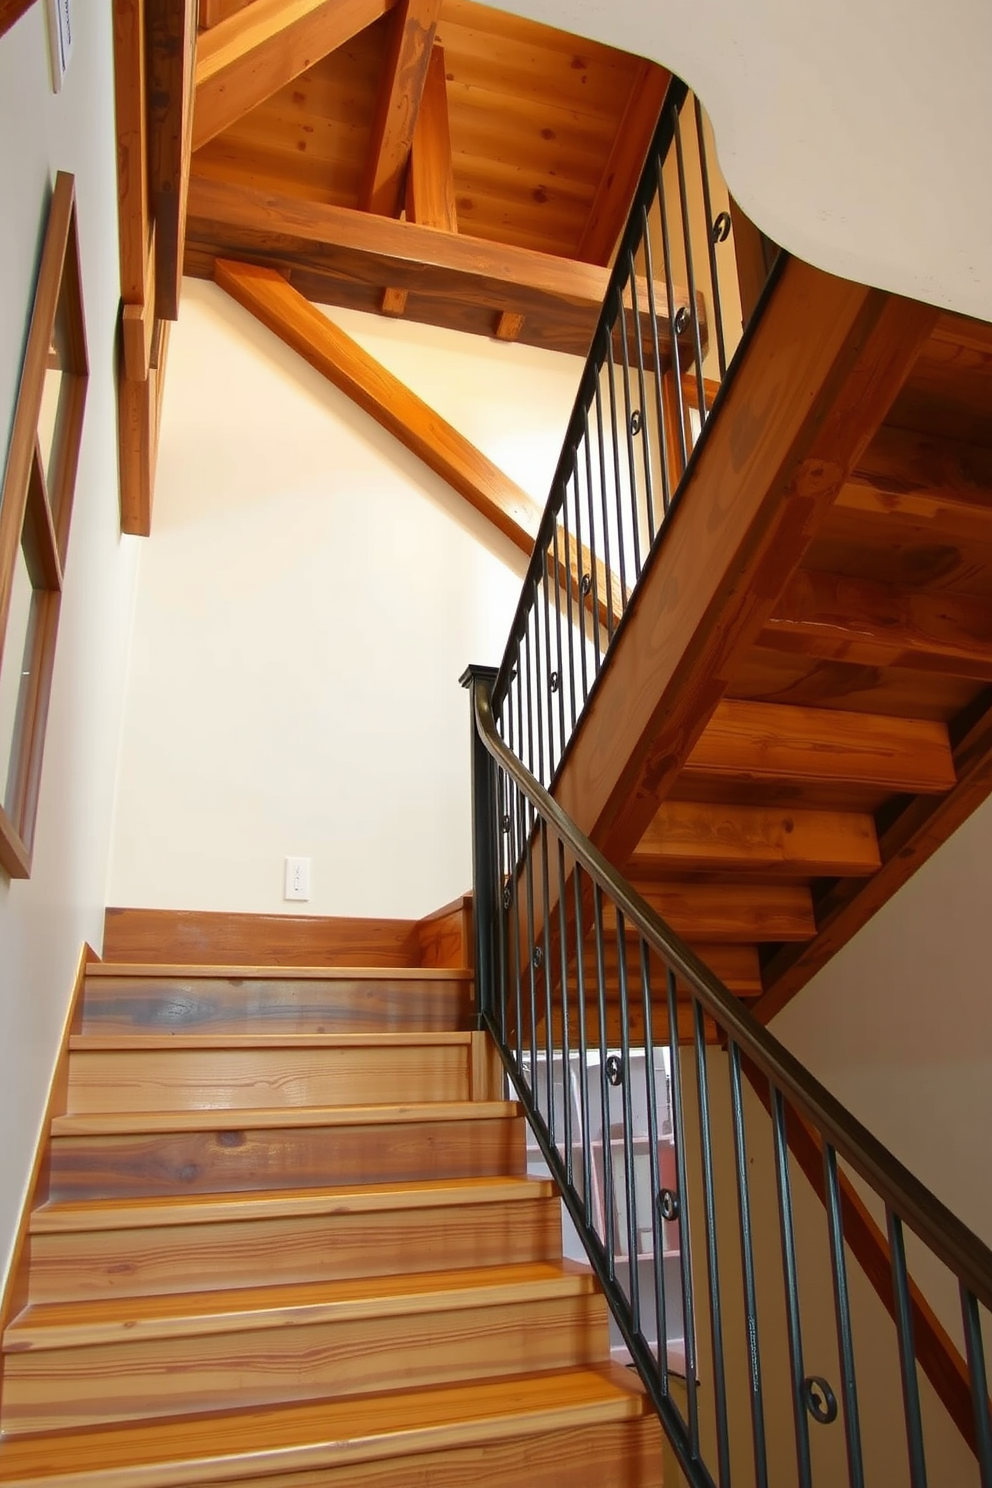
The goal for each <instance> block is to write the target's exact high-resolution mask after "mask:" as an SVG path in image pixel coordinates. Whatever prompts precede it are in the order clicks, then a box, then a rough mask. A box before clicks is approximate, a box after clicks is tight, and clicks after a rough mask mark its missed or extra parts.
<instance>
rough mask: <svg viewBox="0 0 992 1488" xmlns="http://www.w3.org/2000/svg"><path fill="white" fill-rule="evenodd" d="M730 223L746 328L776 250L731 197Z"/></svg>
mask: <svg viewBox="0 0 992 1488" xmlns="http://www.w3.org/2000/svg"><path fill="white" fill-rule="evenodd" d="M730 221H731V231H732V232H733V236H734V256H735V258H736V260H737V284H738V287H739V289H740V296H741V317H742V319H743V322H744V324H745V325H747V323H748V321H749V320H750V319H751V316H752V315H753V314H754V309H755V306H756V305H757V303H758V301H759V300H760V299H761V295H762V293H763V291H764V288H765V285H766V284H767V283H768V276H769V274H770V273H771V271H772V267H773V266H774V263H775V259H776V257H777V255H778V248H777V247H776V246H775V244H774V243H773V242H772V240H771V238H766V237H765V234H764V233H763V232H762V231H761V229H760V228H758V227H755V225H754V223H753V222H752V221H751V219H750V217H747V216H746V215H745V214H744V213H743V212H742V211H741V209H740V207H739V206H738V205H737V203H736V202H735V201H734V199H733V197H731V198H730Z"/></svg>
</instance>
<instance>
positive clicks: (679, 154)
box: [674, 109, 706, 424]
mask: <svg viewBox="0 0 992 1488" xmlns="http://www.w3.org/2000/svg"><path fill="white" fill-rule="evenodd" d="M674 122H675V161H676V164H677V166H678V172H679V202H680V204H681V207H682V236H683V238H684V239H685V272H686V278H687V280H688V289H689V315H690V317H691V319H692V331H693V340H694V343H695V350H696V391H697V395H698V397H699V422H700V424H705V422H706V383H705V381H704V379H703V342H702V337H701V336H700V334H699V306H698V303H697V301H696V275H695V271H694V269H693V264H692V231H691V228H690V225H689V199H688V193H687V191H686V181H685V158H684V155H683V149H682V119H681V116H680V114H679V112H678V110H677V109H676V111H675V120H674Z"/></svg>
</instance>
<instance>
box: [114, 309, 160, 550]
mask: <svg viewBox="0 0 992 1488" xmlns="http://www.w3.org/2000/svg"><path fill="white" fill-rule="evenodd" d="M170 327H171V322H170V321H168V320H160V321H158V323H157V325H156V327H155V336H154V338H153V341H152V352H151V365H150V367H149V372H148V376H147V377H146V378H144V379H141V380H139V379H136V378H132V377H129V376H128V375H127V371H126V369H125V367H123V366H122V367H121V369H120V376H119V379H118V389H117V398H118V465H119V471H120V490H121V531H122V532H128V533H131V534H132V535H133V536H135V537H147V536H148V535H149V533H150V532H151V523H152V500H153V497H154V494H155V467H156V463H157V460H158V436H159V426H160V423H161V419H162V392H163V389H164V386H165V363H166V354H167V352H168V346H169V330H170Z"/></svg>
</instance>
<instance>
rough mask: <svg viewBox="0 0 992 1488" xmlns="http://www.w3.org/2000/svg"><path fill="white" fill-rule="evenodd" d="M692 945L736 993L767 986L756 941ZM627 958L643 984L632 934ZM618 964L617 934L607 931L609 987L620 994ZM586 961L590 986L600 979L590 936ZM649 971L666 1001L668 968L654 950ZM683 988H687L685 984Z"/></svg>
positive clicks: (636, 979) (637, 983)
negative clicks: (750, 943)
mask: <svg viewBox="0 0 992 1488" xmlns="http://www.w3.org/2000/svg"><path fill="white" fill-rule="evenodd" d="M690 949H691V950H692V951H693V952H694V953H695V954H696V955H697V956H698V957H699V959H700V960H701V961H704V962H705V963H706V965H707V966H708V967H709V969H710V970H711V971H712V972H713V975H714V976H717V977H719V978H720V981H721V982H723V983H724V985H725V986H726V987H727V988H728V989H729V990H730V991H731V992H733V993H734V995H735V996H736V997H742V998H753V997H760V996H761V994H762V992H763V991H764V987H763V985H762V981H761V966H760V962H759V959H758V947H757V945H756V944H752V945H744V944H740V945H735V944H733V943H730V942H728V943H726V944H724V943H721V942H713V941H710V942H704V943H702V944H700V943H699V942H697V943H695V944H693V945H692V946H691V947H690ZM574 960H575V957H574V952H573V953H572V954H571V955H570V958H569V964H570V965H574ZM626 962H627V966H628V969H629V973H628V974H629V975H630V976H631V977H632V980H633V984H634V985H635V986H636V987H638V988H639V987H640V948H639V946H638V944H637V942H636V940H635V939H634V937H633V936H630V935H629V934H628V940H627V948H626ZM618 964H619V948H618V945H617V940H616V936H615V935H614V934H607V935H606V936H605V937H604V947H603V969H604V975H605V976H606V983H607V991H608V992H609V993H610V995H611V996H617V995H618V989H619V982H618V972H617V968H618ZM583 965H584V967H585V975H586V979H587V981H588V984H589V986H590V987H596V986H597V985H598V983H597V980H596V976H597V962H596V948H595V945H594V944H593V943H592V942H591V941H590V940H589V939H587V940H586V943H585V946H584V948H583ZM649 974H650V977H651V984H652V987H653V988H654V992H655V999H656V1000H658V999H660V1000H661V1001H662V1002H663V1001H664V999H665V997H666V996H667V991H666V969H665V965H664V963H663V962H662V961H661V960H660V958H659V957H657V956H655V955H654V954H653V953H652V955H651V957H650V960H649ZM681 990H682V991H685V990H686V989H685V988H682V989H681ZM635 995H636V996H638V997H639V996H640V992H639V991H638V992H637V993H636V994H635Z"/></svg>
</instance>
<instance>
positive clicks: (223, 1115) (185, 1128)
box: [51, 1100, 517, 1139]
mask: <svg viewBox="0 0 992 1488" xmlns="http://www.w3.org/2000/svg"><path fill="white" fill-rule="evenodd" d="M516 1114H517V1108H516V1106H515V1104H514V1102H512V1101H505V1100H499V1101H486V1102H478V1101H476V1102H474V1103H473V1102H466V1101H442V1100H438V1101H421V1102H418V1103H413V1102H410V1103H408V1104H406V1105H389V1104H382V1105H368V1104H365V1103H362V1104H354V1105H350V1106H345V1105H326V1106H301V1105H294V1106H286V1107H283V1106H241V1107H231V1106H221V1107H211V1108H209V1109H208V1110H205V1111H201V1110H197V1109H195V1108H194V1109H191V1110H181V1109H179V1110H169V1109H166V1110H162V1109H160V1108H154V1109H152V1110H143V1109H140V1110H136V1109H135V1108H134V1107H133V1106H132V1107H131V1108H129V1109H124V1110H120V1111H114V1110H112V1109H111V1110H107V1111H102V1110H97V1111H93V1112H86V1111H83V1112H74V1111H71V1110H70V1111H69V1112H68V1113H67V1114H66V1115H64V1116H56V1117H55V1118H54V1120H53V1121H52V1125H51V1132H52V1135H53V1136H54V1137H62V1138H67V1139H71V1138H75V1137H100V1136H118V1135H124V1136H133V1135H140V1134H143V1133H157V1132H198V1131H201V1130H203V1129H206V1128H209V1130H210V1131H212V1132H230V1131H267V1130H270V1129H272V1130H275V1129H277V1128H278V1129H280V1130H282V1129H285V1130H287V1131H292V1130H296V1129H299V1128H305V1129H307V1130H311V1129H312V1130H316V1129H318V1128H323V1127H352V1126H355V1125H357V1124H359V1123H361V1122H365V1123H366V1124H369V1123H375V1124H377V1125H380V1126H382V1127H390V1126H404V1125H406V1124H407V1123H410V1122H412V1123H414V1124H417V1123H422V1122H424V1121H490V1120H501V1119H511V1118H512V1117H513V1116H515V1115H516Z"/></svg>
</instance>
